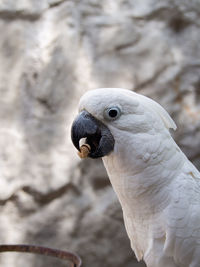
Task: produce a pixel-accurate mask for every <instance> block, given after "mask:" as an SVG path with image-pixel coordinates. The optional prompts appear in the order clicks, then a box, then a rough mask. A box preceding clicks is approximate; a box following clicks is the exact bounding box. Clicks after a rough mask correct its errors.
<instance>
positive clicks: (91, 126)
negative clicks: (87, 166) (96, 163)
mask: <svg viewBox="0 0 200 267" xmlns="http://www.w3.org/2000/svg"><path fill="white" fill-rule="evenodd" d="M71 138H72V142H73V144H74V146H75V147H76V148H77V149H78V150H79V151H80V146H79V141H80V139H82V138H86V143H87V144H89V145H90V147H91V151H90V153H89V155H88V156H89V157H90V158H100V157H104V156H106V155H108V154H109V153H110V152H111V151H112V150H113V148H114V143H115V141H114V138H113V136H112V134H111V132H110V130H109V129H108V127H107V126H106V125H105V124H103V123H102V122H100V121H99V120H97V119H96V118H95V117H93V116H92V115H91V114H90V113H88V112H87V111H82V112H81V113H80V114H79V115H78V116H77V117H76V119H75V120H74V122H73V124H72V128H71Z"/></svg>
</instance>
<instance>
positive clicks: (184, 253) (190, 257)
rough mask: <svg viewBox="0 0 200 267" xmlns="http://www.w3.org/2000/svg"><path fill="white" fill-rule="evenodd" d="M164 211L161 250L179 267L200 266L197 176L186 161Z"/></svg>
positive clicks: (199, 204) (198, 188) (198, 174)
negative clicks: (164, 239) (164, 224)
mask: <svg viewBox="0 0 200 267" xmlns="http://www.w3.org/2000/svg"><path fill="white" fill-rule="evenodd" d="M172 196H173V197H172V202H171V204H170V206H169V207H168V209H167V211H166V221H167V230H166V242H165V247H164V251H165V253H166V255H172V256H173V258H174V261H175V262H177V263H179V264H180V265H181V266H182V267H185V266H186V267H189V266H192V267H198V266H200V173H199V172H198V170H197V169H196V168H195V167H194V165H193V164H192V163H191V162H190V161H189V160H188V159H187V158H185V164H184V166H183V169H182V172H181V174H180V175H179V176H178V177H177V179H176V181H175V183H174V186H173V192H172Z"/></svg>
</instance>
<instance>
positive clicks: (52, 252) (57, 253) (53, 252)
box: [0, 244, 82, 267]
mask: <svg viewBox="0 0 200 267" xmlns="http://www.w3.org/2000/svg"><path fill="white" fill-rule="evenodd" d="M2 252H26V253H34V254H40V255H45V256H50V257H55V258H58V259H61V260H65V261H71V264H72V265H71V267H80V266H81V264H82V261H81V258H80V257H79V256H78V255H76V254H75V253H72V252H69V251H64V250H59V249H53V248H48V247H41V246H35V245H23V244H17V245H0V253H2Z"/></svg>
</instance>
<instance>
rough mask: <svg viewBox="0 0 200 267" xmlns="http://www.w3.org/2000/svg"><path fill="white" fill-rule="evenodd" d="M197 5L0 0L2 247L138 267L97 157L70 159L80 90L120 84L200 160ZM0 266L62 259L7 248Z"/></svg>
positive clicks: (146, 0) (153, 0)
mask: <svg viewBox="0 0 200 267" xmlns="http://www.w3.org/2000/svg"><path fill="white" fill-rule="evenodd" d="M199 15H200V1H199V0H196V1H195V0H192V1H186V0H185V1H183V0H174V1H171V0H163V1H158V0H143V1H140V0H134V1H133V0H132V1H131V0H109V1H105V0H102V1H97V0H79V1H78V0H76V1H72V0H66V1H65V0H46V1H37V0H19V1H14V0H9V1H8V0H6V1H4V0H3V1H1V2H0V32H1V38H0V96H1V98H0V125H1V127H0V174H1V175H0V178H1V179H0V211H1V212H0V243H32V244H40V245H46V246H51V247H55V248H62V249H70V250H72V251H75V252H77V253H79V254H80V256H81V257H82V258H83V262H84V264H83V266H85V267H89V266H92V267H100V266H105V267H122V266H124V267H125V266H126V267H134V266H135V267H136V266H142V264H137V262H136V260H135V259H134V255H133V253H132V251H131V249H130V246H129V241H128V238H127V236H126V233H125V230H124V225H123V220H122V213H121V209H120V207H119V204H118V201H117V199H116V196H115V194H114V193H113V191H112V188H111V187H110V183H109V180H108V178H107V176H106V173H105V170H104V169H103V166H102V163H101V161H94V160H89V159H88V160H84V161H80V159H79V158H78V157H77V155H76V151H75V150H74V148H73V146H72V144H71V141H70V125H71V122H72V120H73V118H74V116H75V114H76V112H77V103H78V100H79V98H80V96H81V95H82V94H83V93H84V92H85V91H87V90H90V89H92V88H96V87H124V88H128V89H131V90H135V91H137V92H139V93H143V94H145V95H147V96H150V97H152V98H153V99H155V100H157V101H158V102H160V103H161V104H162V105H163V106H164V107H165V108H166V109H167V110H168V111H169V113H170V114H171V115H172V117H173V118H174V119H175V121H176V123H177V126H178V130H177V131H176V132H175V134H174V136H175V138H176V140H177V142H178V143H179V145H180V146H181V148H182V149H183V150H184V152H185V153H186V154H187V155H188V156H189V158H190V159H191V160H192V161H193V162H194V163H195V164H196V166H197V167H200V148H199V147H200V120H199V116H200V104H199V99H200V78H199V77H200V45H199V44H200V27H199V26H200V16H199ZM0 264H1V266H4V267H11V266H15V267H18V266H27V265H28V266H30V267H33V266H49V267H51V266H52V267H53V266H58V267H59V266H65V265H64V264H63V263H61V262H59V261H54V260H52V259H49V258H48V259H44V258H42V257H35V256H24V255H23V256H21V255H19V254H13V255H12V256H11V255H10V254H8V255H5V256H1V257H0Z"/></svg>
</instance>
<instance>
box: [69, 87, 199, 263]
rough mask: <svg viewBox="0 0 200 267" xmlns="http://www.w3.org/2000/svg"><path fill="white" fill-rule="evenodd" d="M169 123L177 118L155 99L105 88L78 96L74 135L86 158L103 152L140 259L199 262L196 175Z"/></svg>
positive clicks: (133, 245)
mask: <svg viewBox="0 0 200 267" xmlns="http://www.w3.org/2000/svg"><path fill="white" fill-rule="evenodd" d="M169 129H174V130H175V129H176V125H175V123H174V121H173V120H172V118H171V117H170V116H169V114H168V113H167V112H166V111H165V110H164V109H163V108H162V107H161V106H160V105H159V104H158V103H156V102H155V101H153V100H152V99H150V98H148V97H145V96H143V95H140V94H137V93H135V92H132V91H129V90H126V89H118V88H103V89H96V90H91V91H88V92H87V93H86V94H84V95H83V96H82V98H81V100H80V104H79V115H78V116H77V118H76V119H75V120H74V122H73V125H72V141H73V143H74V145H75V146H76V148H77V149H78V150H80V144H79V141H80V140H82V138H85V143H87V144H89V145H90V148H91V151H90V152H89V157H91V158H98V157H102V159H103V163H104V165H105V168H106V170H107V173H108V176H109V178H110V181H111V184H112V186H113V188H114V190H115V192H116V194H117V196H118V199H119V202H120V204H121V206H122V210H123V216H124V222H125V227H126V230H127V233H128V236H129V238H130V241H131V247H132V249H133V250H134V252H135V255H136V257H137V259H138V260H141V259H143V260H144V261H145V263H146V265H147V266H148V267H200V173H199V172H198V170H197V169H196V168H195V167H194V165H193V164H192V163H191V162H190V161H189V160H188V159H187V157H186V156H185V155H184V154H183V152H182V151H181V150H180V148H179V147H178V145H177V144H176V143H175V141H174V140H173V138H172V136H171V134H170V132H169Z"/></svg>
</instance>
